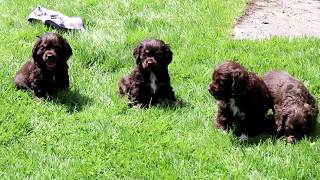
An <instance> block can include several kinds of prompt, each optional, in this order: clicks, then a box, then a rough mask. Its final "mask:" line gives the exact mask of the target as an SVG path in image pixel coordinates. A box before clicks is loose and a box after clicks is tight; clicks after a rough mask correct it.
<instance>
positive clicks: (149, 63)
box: [142, 58, 157, 69]
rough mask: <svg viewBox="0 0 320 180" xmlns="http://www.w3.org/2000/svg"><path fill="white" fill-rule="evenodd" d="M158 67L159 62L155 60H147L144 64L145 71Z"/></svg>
mask: <svg viewBox="0 0 320 180" xmlns="http://www.w3.org/2000/svg"><path fill="white" fill-rule="evenodd" d="M156 65H157V61H156V60H155V59H154V58H147V59H146V60H145V61H144V62H143V64H142V66H143V68H145V69H146V68H153V67H155V66H156Z"/></svg>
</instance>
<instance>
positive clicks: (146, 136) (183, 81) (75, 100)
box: [0, 0, 320, 179]
mask: <svg viewBox="0 0 320 180" xmlns="http://www.w3.org/2000/svg"><path fill="white" fill-rule="evenodd" d="M246 3H247V0H201V1H198V0H167V1H152V0H105V1H99V0H78V1H69V0H61V1H43V0H40V1H36V0H24V1H12V0H0V4H1V6H0V12H1V14H0V54H1V55H0V179H24V178H30V179H49V178H58V179H79V178H84V179H94V178H101V179H104V178H110V179H111V178H112V179H113V178H116V177H117V178H152V179H176V178H181V179H185V178H208V179H217V178H222V179H278V178H283V179H286V178H288V179H311V178H315V179H317V178H320V175H319V170H320V155H319V153H320V140H319V139H318V136H319V134H320V133H319V131H318V132H317V133H316V135H315V136H314V137H312V138H310V139H304V140H302V141H300V142H298V143H297V144H295V145H290V144H286V141H285V139H284V138H282V139H276V138H273V137H270V136H267V135H262V136H259V137H257V138H255V139H251V140H249V141H248V142H239V140H238V139H237V138H235V137H234V136H233V135H231V134H226V133H223V132H221V131H220V130H217V129H216V128H215V117H216V112H217V101H215V100H214V99H213V97H211V96H210V95H209V93H208V91H207V87H208V84H209V82H210V80H211V74H212V71H213V68H214V67H215V66H216V65H217V64H219V63H221V62H223V61H224V60H226V59H237V60H238V62H240V63H241V64H243V65H244V66H245V67H246V68H247V69H248V70H250V71H254V72H256V73H257V74H258V75H262V74H264V73H266V72H267V71H269V70H273V69H284V70H287V71H288V72H289V73H290V74H292V75H294V76H295V77H297V78H298V79H299V80H301V81H303V82H304V84H305V85H306V86H307V87H308V88H309V89H310V91H311V92H312V93H313V94H314V95H315V96H316V97H317V98H318V99H320V80H319V79H320V39H315V38H298V39H290V40H289V39H286V38H273V39H270V40H263V41H249V40H243V41H240V40H234V39H233V38H232V36H231V34H232V28H233V25H234V23H235V22H236V19H237V18H238V17H239V16H241V15H242V14H243V13H244V9H245V7H246ZM37 4H40V5H42V6H44V7H46V8H49V9H53V10H57V11H60V12H62V13H64V14H66V15H68V16H80V17H82V18H83V19H84V21H85V25H86V31H84V32H69V33H68V32H60V33H61V34H62V35H63V36H64V37H65V38H66V39H67V40H68V41H69V42H70V45H71V47H72V48H73V56H72V57H71V58H70V59H69V66H70V69H69V70H70V72H69V73H70V81H71V87H70V90H69V91H66V92H61V93H59V94H58V95H57V97H55V98H53V99H52V100H45V101H37V100H35V99H34V96H33V93H30V92H24V91H17V90H16V89H15V87H14V84H13V79H14V76H15V73H16V72H17V70H18V69H19V68H20V67H21V65H22V64H23V63H25V62H26V60H28V59H29V58H30V57H31V51H32V47H33V44H34V41H35V37H36V36H38V35H40V36H41V35H42V34H44V33H45V32H52V31H53V32H57V31H56V30H54V29H51V28H48V27H46V26H44V25H43V24H41V23H29V22H27V20H26V18H27V16H28V15H29V13H30V12H31V11H33V10H34V9H35V7H36V5H37ZM145 38H159V39H162V40H164V41H165V42H166V43H168V44H170V46H171V48H172V51H173V53H174V56H173V62H172V63H171V64H170V66H169V71H170V76H171V79H172V86H173V88H174V91H175V93H176V95H177V97H178V98H179V100H180V101H181V102H182V104H183V106H181V107H176V108H166V107H151V108H148V109H130V108H128V106H127V100H126V99H121V98H119V96H118V81H119V80H120V79H121V77H122V76H124V75H125V74H128V73H129V72H130V71H131V70H132V68H133V66H134V60H133V57H132V50H133V48H134V47H135V45H137V43H138V42H140V41H142V40H143V39H145ZM318 121H319V119H318Z"/></svg>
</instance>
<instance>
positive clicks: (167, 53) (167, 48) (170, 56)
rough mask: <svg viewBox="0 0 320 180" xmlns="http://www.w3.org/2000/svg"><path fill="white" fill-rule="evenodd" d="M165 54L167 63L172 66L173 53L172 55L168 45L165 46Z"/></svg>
mask: <svg viewBox="0 0 320 180" xmlns="http://www.w3.org/2000/svg"><path fill="white" fill-rule="evenodd" d="M164 52H165V54H166V57H165V59H166V63H167V64H170V63H171V61H172V55H173V53H172V51H171V49H170V46H169V45H168V44H165V45H164Z"/></svg>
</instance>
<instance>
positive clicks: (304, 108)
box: [263, 71, 318, 143]
mask: <svg viewBox="0 0 320 180" xmlns="http://www.w3.org/2000/svg"><path fill="white" fill-rule="evenodd" d="M263 80H264V82H265V83H266V85H267V87H268V89H269V91H270V93H271V96H272V98H273V101H274V114H275V123H276V127H277V132H278V134H279V135H285V136H286V137H287V141H288V142H289V143H294V142H296V141H297V140H299V139H301V138H302V137H303V136H304V135H308V134H310V133H312V132H313V131H314V129H315V127H316V123H317V116H318V105H317V101H316V99H315V97H313V96H312V95H311V94H310V92H309V91H308V90H307V88H306V87H305V86H304V85H303V83H302V82H300V81H298V80H296V79H295V78H294V77H292V76H290V75H289V74H288V73H287V72H284V71H271V72H269V73H267V74H266V75H264V77H263Z"/></svg>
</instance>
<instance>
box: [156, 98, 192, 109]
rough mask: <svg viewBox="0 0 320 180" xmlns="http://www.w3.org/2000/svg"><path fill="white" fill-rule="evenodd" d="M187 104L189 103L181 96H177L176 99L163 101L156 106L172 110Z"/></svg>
mask: <svg viewBox="0 0 320 180" xmlns="http://www.w3.org/2000/svg"><path fill="white" fill-rule="evenodd" d="M187 106H188V104H187V103H186V102H184V101H183V100H182V99H181V98H177V100H176V101H162V102H160V103H159V104H157V105H156V107H159V108H163V109H170V110H175V109H180V108H183V107H187Z"/></svg>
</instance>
